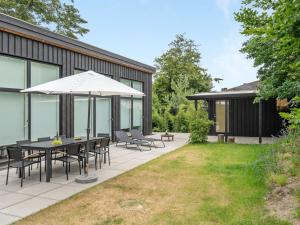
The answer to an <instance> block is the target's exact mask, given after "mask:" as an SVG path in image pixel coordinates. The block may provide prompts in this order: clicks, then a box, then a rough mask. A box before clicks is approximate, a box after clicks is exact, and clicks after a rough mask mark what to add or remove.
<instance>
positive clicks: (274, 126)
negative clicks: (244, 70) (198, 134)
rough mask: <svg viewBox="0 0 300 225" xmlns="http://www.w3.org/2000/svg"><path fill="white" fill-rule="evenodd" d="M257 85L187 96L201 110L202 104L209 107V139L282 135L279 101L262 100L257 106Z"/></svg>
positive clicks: (244, 85)
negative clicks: (278, 108)
mask: <svg viewBox="0 0 300 225" xmlns="http://www.w3.org/2000/svg"><path fill="white" fill-rule="evenodd" d="M258 84H259V82H258V81H254V82H251V83H245V84H243V85H240V86H237V87H234V88H230V89H222V91H220V92H207V93H199V94H195V95H192V96H188V97H187V98H188V99H189V100H194V101H195V107H196V108H197V107H198V104H199V102H198V101H199V100H202V101H203V104H205V106H206V107H207V110H208V114H209V119H210V120H212V121H214V126H213V127H212V128H211V129H210V132H209V134H210V135H218V134H219V133H223V134H225V138H226V139H227V136H241V137H258V138H259V142H260V143H261V139H262V137H271V136H276V135H278V134H279V132H280V130H281V129H282V119H281V118H280V116H279V114H278V110H277V106H278V101H277V100H276V99H269V100H260V101H259V102H257V103H255V102H254V99H255V97H256V94H257V88H258Z"/></svg>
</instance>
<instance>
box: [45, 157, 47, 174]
mask: <svg viewBox="0 0 300 225" xmlns="http://www.w3.org/2000/svg"><path fill="white" fill-rule="evenodd" d="M46 165H47V161H46V156H45V172H46V170H47V167H46Z"/></svg>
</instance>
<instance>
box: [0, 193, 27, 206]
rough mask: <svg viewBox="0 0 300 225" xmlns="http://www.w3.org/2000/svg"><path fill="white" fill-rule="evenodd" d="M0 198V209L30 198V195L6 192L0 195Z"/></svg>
mask: <svg viewBox="0 0 300 225" xmlns="http://www.w3.org/2000/svg"><path fill="white" fill-rule="evenodd" d="M0 198H1V201H0V209H3V208H6V207H9V206H11V205H14V204H16V203H19V202H22V201H24V200H26V199H29V198H31V196H30V195H24V194H19V193H7V194H5V195H1V197H0Z"/></svg>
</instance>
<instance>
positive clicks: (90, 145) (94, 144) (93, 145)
mask: <svg viewBox="0 0 300 225" xmlns="http://www.w3.org/2000/svg"><path fill="white" fill-rule="evenodd" d="M89 147H90V148H89V151H95V149H96V140H90V141H89Z"/></svg>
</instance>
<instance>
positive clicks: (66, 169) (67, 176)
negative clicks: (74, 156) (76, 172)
mask: <svg viewBox="0 0 300 225" xmlns="http://www.w3.org/2000/svg"><path fill="white" fill-rule="evenodd" d="M66 174H67V180H69V174H68V161H67V162H66Z"/></svg>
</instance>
